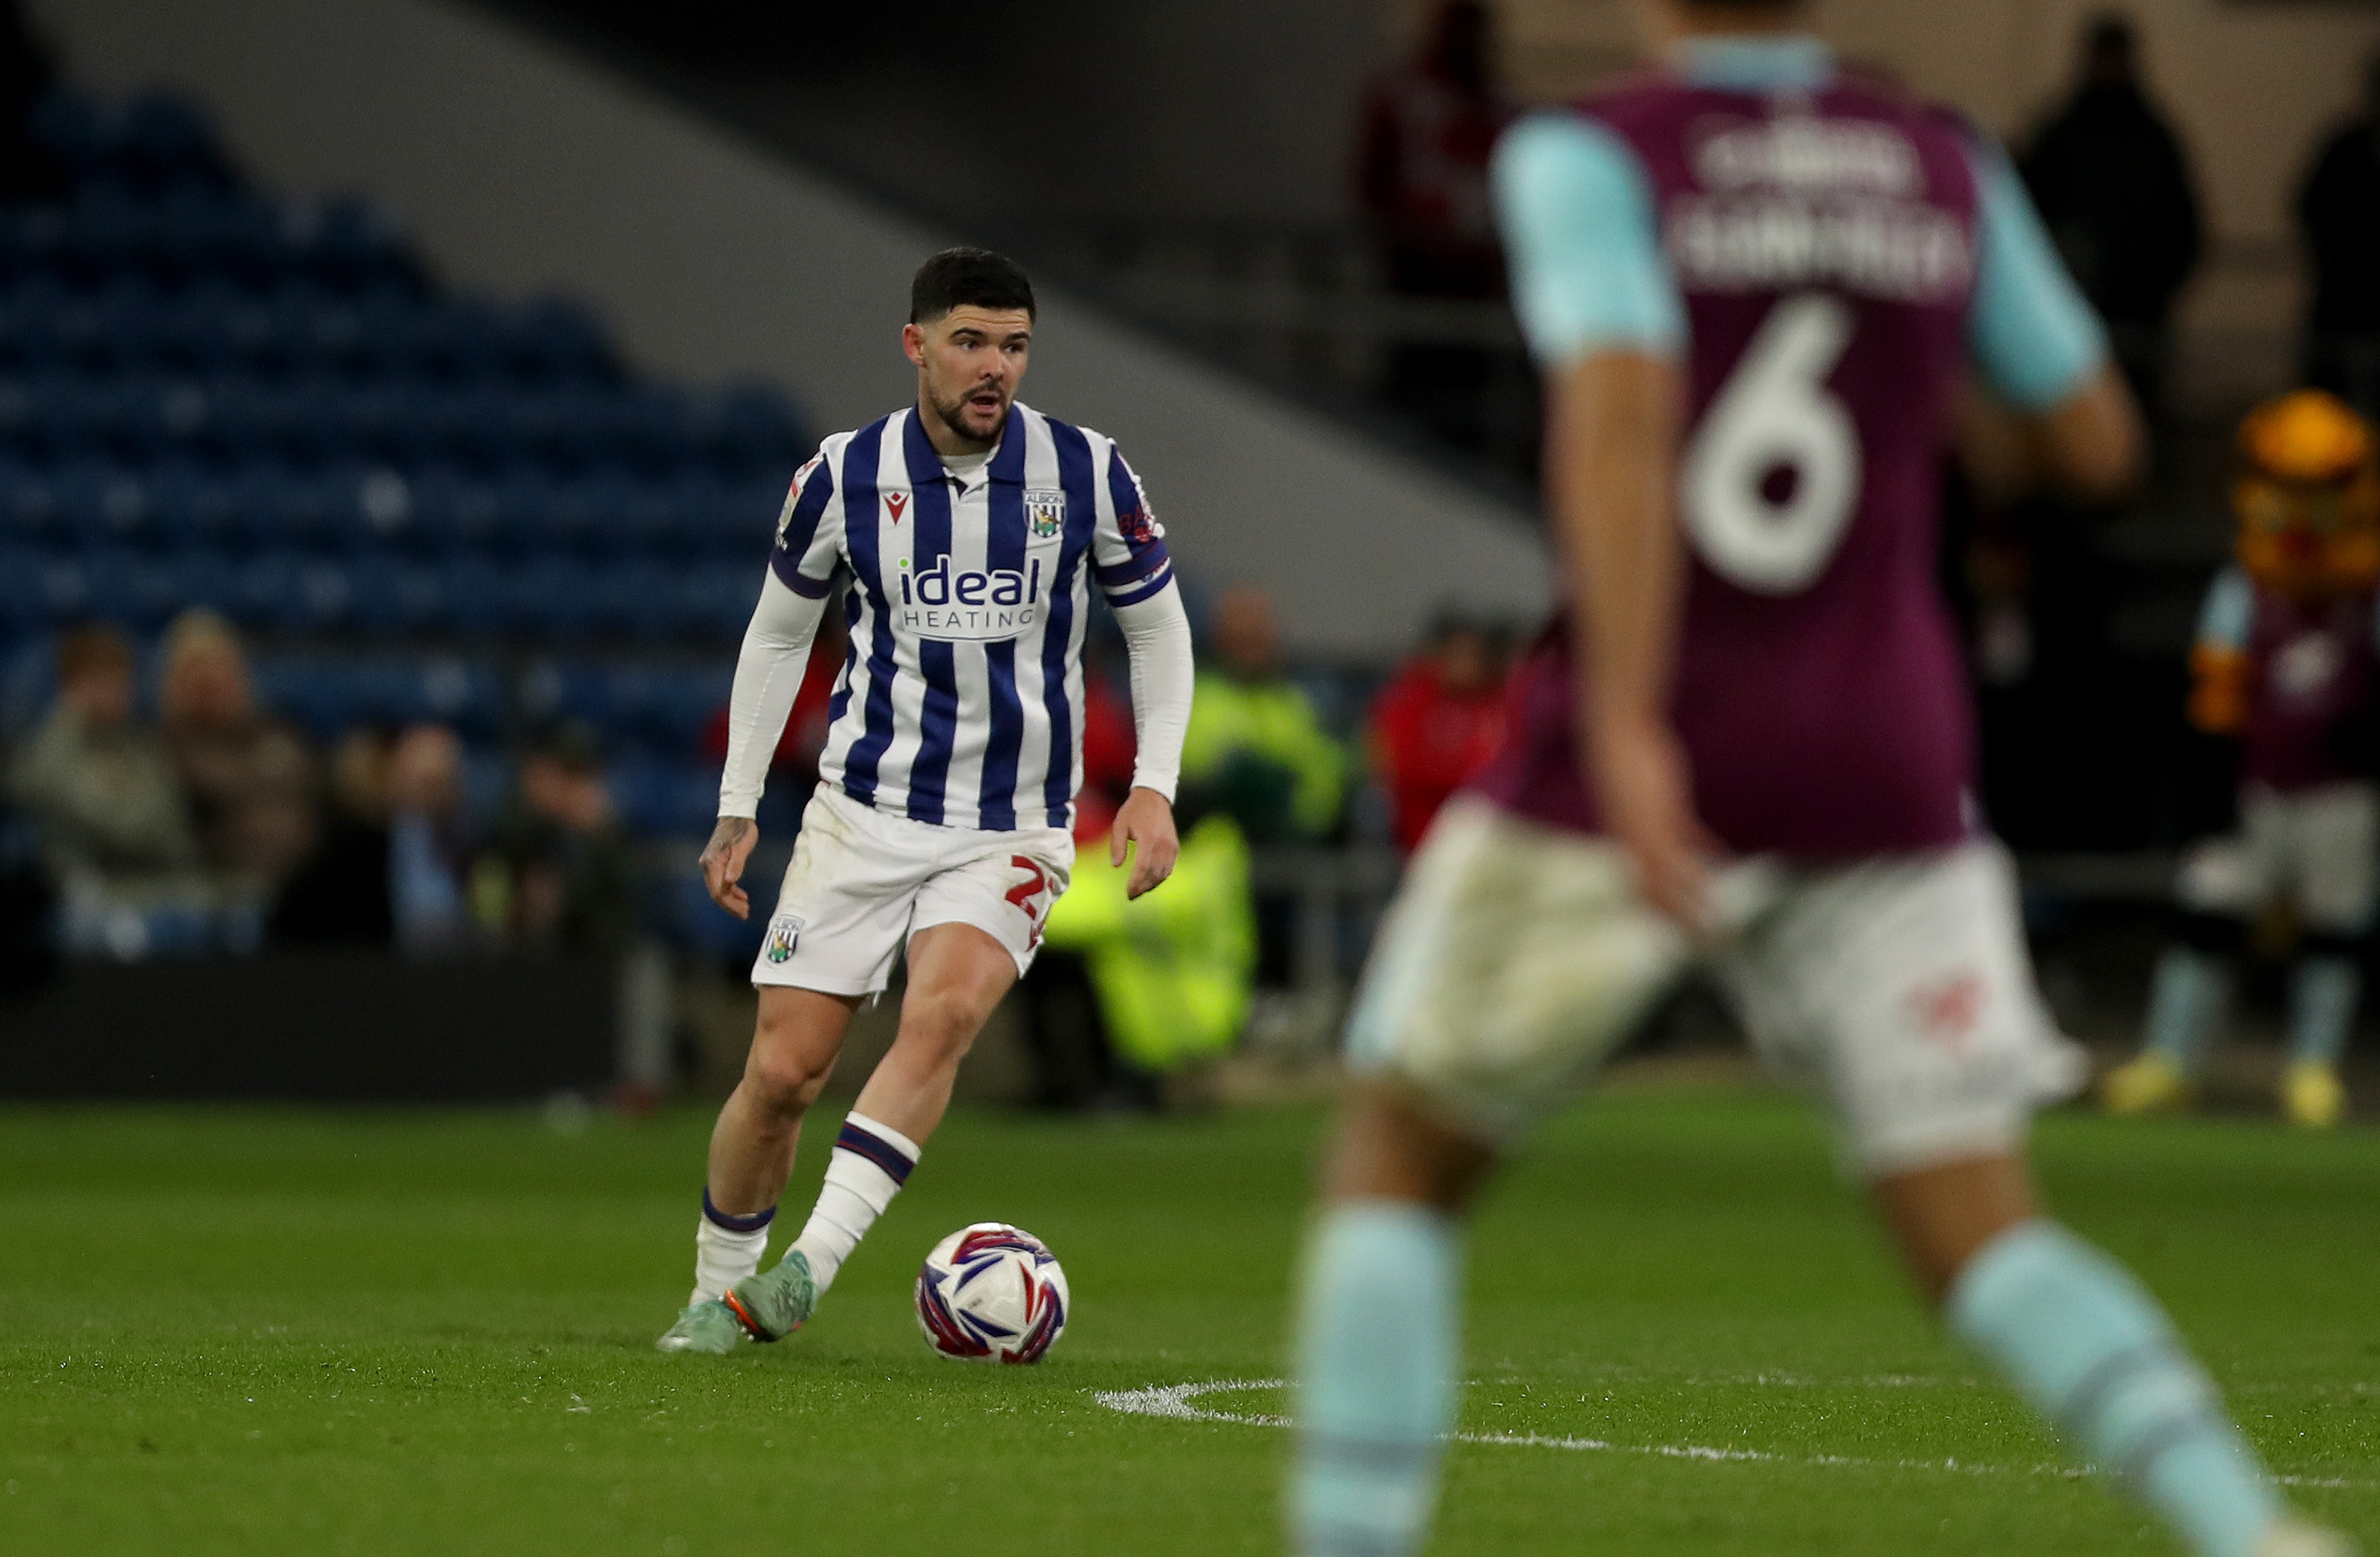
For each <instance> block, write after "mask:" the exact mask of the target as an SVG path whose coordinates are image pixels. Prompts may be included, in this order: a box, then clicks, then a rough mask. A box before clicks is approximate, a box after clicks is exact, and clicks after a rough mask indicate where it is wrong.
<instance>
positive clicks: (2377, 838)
mask: <svg viewBox="0 0 2380 1557" xmlns="http://www.w3.org/2000/svg"><path fill="white" fill-rule="evenodd" d="M2375 847H2380V787H2375V786H2374V785H2372V784H2370V783H2367V782H2362V781H2350V782H2348V783H2344V784H2329V785H2323V786H2322V787H2321V788H2319V789H2305V790H2299V791H2296V792H2294V793H2289V794H2284V793H2282V792H2281V791H2279V790H2277V789H2268V788H2266V787H2265V785H2261V784H2251V785H2246V786H2245V787H2244V788H2242V789H2241V790H2240V836H2238V837H2236V838H2218V839H2216V840H2214V841H2213V842H2211V843H2204V844H2201V845H2198V846H2197V847H2196V848H2194V849H2192V850H2191V851H2190V855H2189V858H2186V859H2184V860H2183V861H2182V866H2181V880H2180V882H2177V883H2176V895H2178V896H2179V897H2180V899H2181V904H2182V906H2183V907H2185V908H2195V909H2198V910H2199V911H2200V912H2202V913H2208V914H2232V915H2237V916H2240V918H2249V917H2252V916H2253V915H2255V914H2258V913H2260V912H2262V911H2263V910H2264V909H2265V907H2266V906H2268V905H2270V904H2273V903H2277V902H2279V901H2281V900H2282V899H2284V898H2286V899H2288V900H2289V901H2290V902H2292V903H2294V904H2295V905H2296V906H2297V911H2298V914H2299V917H2300V918H2302V919H2303V920H2304V921H2305V924H2306V927H2307V928H2308V929H2310V930H2317V931H2327V932H2329V933H2330V934H2333V935H2361V934H2362V933H2363V931H2365V930H2367V929H2369V928H2370V927H2371V923H2372V910H2373V906H2374V904H2373V899H2374V870H2373V865H2374V860H2373V851H2374V848H2375Z"/></svg>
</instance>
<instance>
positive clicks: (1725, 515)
mask: <svg viewBox="0 0 2380 1557" xmlns="http://www.w3.org/2000/svg"><path fill="white" fill-rule="evenodd" d="M1851 339H1852V310H1851V309H1850V308H1849V307H1848V306H1846V305H1845V304H1844V303H1843V302H1842V300H1841V299H1840V298H1833V297H1829V296H1828V295H1827V294H1825V293H1823V292H1811V293H1804V294H1803V295H1802V296H1800V297H1794V298H1785V299H1784V300H1782V301H1781V302H1779V304H1778V305H1777V306H1776V307H1775V308H1773V309H1771V310H1768V317H1767V319H1765V320H1763V321H1762V322H1761V324H1760V330H1759V332H1758V333H1757V334H1756V335H1754V336H1753V337H1752V344H1751V345H1750V346H1749V347H1745V348H1744V353H1743V360H1742V361H1740V362H1738V363H1737V364H1736V369H1735V371H1734V372H1733V373H1731V374H1730V375H1729V376H1728V381H1727V383H1726V384H1725V385H1724V386H1722V387H1721V388H1720V390H1719V392H1718V398H1717V399H1715V400H1713V401H1712V402H1711V404H1710V408H1709V409H1708V410H1707V411H1706V412H1704V414H1703V420H1702V425H1701V426H1700V427H1698V428H1696V429H1695V430H1694V442H1693V443H1692V444H1689V445H1687V448H1686V459H1685V469H1684V473H1683V475H1684V479H1683V481H1682V497H1683V500H1684V508H1685V521H1686V532H1687V533H1688V534H1689V535H1691V536H1693V537H1694V549H1695V550H1696V551H1697V552H1699V553H1702V558H1703V561H1705V562H1706V563H1707V564H1709V565H1710V567H1711V570H1712V571H1713V572H1715V573H1717V574H1718V576H1719V577H1720V578H1725V579H1727V580H1728V581H1729V582H1730V583H1731V584H1736V585H1739V586H1741V587H1742V588H1743V589H1746V590H1753V591H1754V592H1755V593H1758V594H1764V595H1790V594H1794V593H1797V592H1799V591H1800V590H1803V589H1805V588H1807V587H1808V586H1809V585H1810V584H1811V582H1812V581H1813V580H1815V578H1817V577H1818V575H1819V574H1821V573H1823V572H1825V571H1826V567H1827V563H1828V560H1829V559H1830V558H1832V557H1833V556H1834V554H1835V548H1836V547H1837V546H1839V545H1840V544H1841V543H1842V539H1843V530H1844V529H1845V527H1846V526H1848V525H1849V524H1850V522H1851V517H1852V506H1853V505H1854V504H1856V503H1857V502H1858V500H1859V490H1860V444H1859V430H1858V429H1857V428H1856V427H1855V426H1854V425H1853V424H1852V417H1851V412H1850V411H1848V410H1846V409H1845V408H1844V407H1843V403H1842V402H1841V401H1840V400H1839V399H1837V398H1836V397H1835V396H1834V395H1831V394H1829V393H1828V390H1827V375H1828V374H1829V373H1831V372H1833V371H1835V364H1836V363H1837V362H1839V361H1840V360H1841V359H1842V355H1843V349H1844V347H1848V346H1849V345H1851Z"/></svg>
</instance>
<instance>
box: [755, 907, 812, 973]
mask: <svg viewBox="0 0 2380 1557" xmlns="http://www.w3.org/2000/svg"><path fill="white" fill-rule="evenodd" d="M801 941H802V918H801V916H800V915H799V914H779V915H778V916H777V917H776V918H773V919H771V920H770V921H769V939H768V940H767V941H766V942H765V943H762V945H761V948H760V955H763V956H765V957H767V958H768V959H769V960H770V961H771V962H775V963H783V962H791V961H792V960H793V957H794V948H795V946H798V945H800V944H801Z"/></svg>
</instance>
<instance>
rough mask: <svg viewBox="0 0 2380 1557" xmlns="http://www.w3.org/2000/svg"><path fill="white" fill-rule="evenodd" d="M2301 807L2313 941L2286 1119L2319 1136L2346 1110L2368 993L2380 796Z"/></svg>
mask: <svg viewBox="0 0 2380 1557" xmlns="http://www.w3.org/2000/svg"><path fill="white" fill-rule="evenodd" d="M2295 804H2296V807H2297V810H2298V823H2299V846H2300V858H2299V859H2298V860H2297V861H2296V862H2295V863H2296V865H2297V870H2296V876H2297V880H2298V899H2299V907H2300V910H2301V912H2302V913H2303V914H2304V916H2305V920H2306V926H2307V935H2306V942H2305V947H2304V955H2303V957H2302V959H2301V961H2300V962H2299V964H2298V967H2297V971H2296V974H2295V976H2294V978H2293V979H2291V981H2290V986H2289V1064H2288V1066H2287V1067H2286V1069H2284V1070H2283V1072H2282V1075H2281V1112H2282V1113H2284V1114H2286V1115H2287V1116H2288V1117H2289V1120H2290V1122H2291V1123H2293V1124H2298V1125H2310V1126H2313V1127H2314V1128H2317V1129H2319V1128H2323V1127H2325V1126H2327V1125H2336V1124H2337V1123H2338V1119H2339V1116H2340V1114H2342V1113H2345V1112H2346V1108H2347V1089H2346V1087H2345V1086H2344V1085H2343V1084H2342V1083H2341V1082H2340V1080H2339V1077H2338V1061H2339V1056H2340V1055H2341V1054H2342V1053H2344V1052H2345V1051H2346V1049H2347V1038H2348V1034H2349V1033H2350V1031H2352V1030H2353V1028H2354V1026H2355V1007H2356V1003H2357V1002H2358V1001H2359V1000H2360V999H2361V998H2362V993H2363V974H2362V957H2361V954H2362V944H2363V937H2364V933H2365V931H2367V930H2368V929H2369V928H2370V926H2371V922H2372V913H2373V899H2374V869H2373V865H2374V846H2375V843H2380V838H2375V834H2380V793H2375V791H2374V786H2373V785H2371V784H2369V783H2365V782H2361V781H2358V782H2353V783H2348V784H2339V785H2326V786H2325V787H2324V788H2322V789H2318V790H2316V791H2314V792H2313V793H2312V794H2309V795H2305V796H2302V797H2296V799H2295Z"/></svg>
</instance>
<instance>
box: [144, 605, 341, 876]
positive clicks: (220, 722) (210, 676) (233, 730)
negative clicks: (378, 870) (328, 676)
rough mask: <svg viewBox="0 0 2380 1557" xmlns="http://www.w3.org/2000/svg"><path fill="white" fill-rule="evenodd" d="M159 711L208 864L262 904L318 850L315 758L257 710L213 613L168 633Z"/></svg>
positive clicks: (224, 626)
mask: <svg viewBox="0 0 2380 1557" xmlns="http://www.w3.org/2000/svg"><path fill="white" fill-rule="evenodd" d="M157 712H158V722H159V724H160V725H161V727H162V728H163V730H164V736H165V745H166V748H167V749H168V750H169V751H171V752H172V753H173V757H174V767H175V771H176V772H177V773H178V774H179V775H180V777H181V781H182V789H183V793H184V795H185V797H187V798H188V802H189V807H190V812H191V817H192V820H193V821H195V822H196V824H197V828H198V834H199V846H200V852H201V853H202V854H203V855H204V856H205V858H206V862H207V864H208V866H209V867H210V868H211V869H212V870H215V871H216V872H217V873H218V875H219V876H220V877H221V878H222V880H223V882H224V883H225V887H226V889H227V891H228V893H229V894H231V895H233V896H235V897H238V898H242V899H246V900H249V901H261V900H262V899H263V898H264V897H265V896H266V894H269V893H271V892H272V891H273V890H274V889H275V888H277V887H279V886H280V884H281V883H282V882H284V881H285V880H287V879H288V878H289V876H290V875H291V874H292V873H293V872H294V871H295V870H297V867H298V866H299V865H300V864H301V863H302V862H303V861H304V860H305V858H306V857H307V855H308V854H309V853H310V852H311V851H312V848H313V845H314V828H315V816H314V783H315V779H314V756H313V753H312V752H311V751H310V750H309V749H308V748H307V746H306V743H305V741H304V740H303V739H302V738H301V737H299V736H298V735H297V732H296V731H294V730H292V729H291V728H290V727H289V726H288V725H286V724H282V723H280V722H279V721H277V720H275V719H273V718H271V717H269V716H268V715H266V714H265V712H263V711H262V710H261V709H260V708H259V707H258V706H257V701H256V689H255V686H254V684H253V682H252V681H251V680H250V678H249V669H248V657H247V656H246V655H245V654H244V653H242V652H241V650H240V646H239V639H237V637H236V636H234V634H233V632H232V628H231V624H230V623H228V622H226V621H225V620H224V619H223V618H222V617H221V616H218V615H216V614H214V613H213V612H212V611H205V610H197V611H188V612H185V613H183V614H182V615H181V616H179V617H178V618H176V620H175V622H174V625H173V626H172V627H171V628H169V629H168V630H167V632H166V634H165V665H164V676H163V679H162V684H161V686H160V687H159V690H158V695H157Z"/></svg>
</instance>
